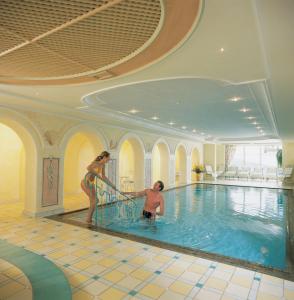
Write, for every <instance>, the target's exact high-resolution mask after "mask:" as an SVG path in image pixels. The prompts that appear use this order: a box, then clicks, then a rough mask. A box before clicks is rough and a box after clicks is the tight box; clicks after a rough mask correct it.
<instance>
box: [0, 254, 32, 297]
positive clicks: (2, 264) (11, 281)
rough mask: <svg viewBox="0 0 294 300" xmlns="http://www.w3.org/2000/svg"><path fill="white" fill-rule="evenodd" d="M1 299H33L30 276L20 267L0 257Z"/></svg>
mask: <svg viewBox="0 0 294 300" xmlns="http://www.w3.org/2000/svg"><path fill="white" fill-rule="evenodd" d="M0 299H7V300H18V299H19V300H31V299H33V295H32V286H31V284H30V282H29V280H28V278H27V277H26V276H25V274H23V272H22V271H21V270H20V269H18V268H17V267H15V266H14V265H12V264H10V263H9V262H7V261H4V260H3V259H0Z"/></svg>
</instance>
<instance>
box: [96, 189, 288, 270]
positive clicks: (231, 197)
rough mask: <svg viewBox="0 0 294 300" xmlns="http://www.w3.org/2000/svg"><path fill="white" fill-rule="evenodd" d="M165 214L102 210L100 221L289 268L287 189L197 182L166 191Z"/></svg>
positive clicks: (139, 206) (140, 204) (139, 203)
mask: <svg viewBox="0 0 294 300" xmlns="http://www.w3.org/2000/svg"><path fill="white" fill-rule="evenodd" d="M163 195H164V198H165V215H164V216H163V217H157V219H156V221H155V222H150V221H149V220H143V219H142V218H140V211H141V210H142V208H143V204H144V199H143V198H142V199H138V200H137V211H138V212H137V218H135V219H133V218H130V219H128V218H121V217H120V218H116V217H114V214H113V208H111V207H105V208H101V209H99V226H102V227H104V228H107V229H110V230H115V231H119V232H124V233H129V234H133V235H136V236H140V237H144V238H149V239H152V240H158V241H163V242H166V243H170V244H174V245H179V246H184V247H188V248H191V249H198V250H202V251H205V252H209V253H215V254H220V255H224V256H228V257H232V258H237V259H242V260H245V261H249V262H252V263H257V264H261V265H263V266H266V267H273V268H276V269H281V270H285V269H286V267H287V264H286V237H287V234H286V232H287V231H286V201H287V191H283V190H278V189H267V188H253V187H238V186H221V185H206V184H197V185H192V186H188V187H184V188H179V189H174V190H171V191H167V192H165V193H163Z"/></svg>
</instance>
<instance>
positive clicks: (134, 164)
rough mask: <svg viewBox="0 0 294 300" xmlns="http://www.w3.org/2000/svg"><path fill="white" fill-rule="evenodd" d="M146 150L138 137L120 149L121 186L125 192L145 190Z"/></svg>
mask: <svg viewBox="0 0 294 300" xmlns="http://www.w3.org/2000/svg"><path fill="white" fill-rule="evenodd" d="M144 165H145V164H144V148H143V146H142V144H141V143H140V141H139V140H138V139H137V138H136V137H130V138H128V139H125V140H124V141H123V142H122V143H121V145H120V147H119V172H118V174H119V186H120V189H121V190H123V191H133V190H136V191H138V190H142V189H144V173H145V172H144Z"/></svg>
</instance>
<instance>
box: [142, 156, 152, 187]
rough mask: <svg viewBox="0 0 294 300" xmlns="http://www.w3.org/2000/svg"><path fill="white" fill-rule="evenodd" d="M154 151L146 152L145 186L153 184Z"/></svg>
mask: <svg viewBox="0 0 294 300" xmlns="http://www.w3.org/2000/svg"><path fill="white" fill-rule="evenodd" d="M151 163H152V153H146V154H145V183H144V184H145V188H150V187H151V185H152V182H151V177H152V165H151Z"/></svg>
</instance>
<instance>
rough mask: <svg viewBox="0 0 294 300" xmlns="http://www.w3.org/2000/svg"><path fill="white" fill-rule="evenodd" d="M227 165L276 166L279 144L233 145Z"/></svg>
mask: <svg viewBox="0 0 294 300" xmlns="http://www.w3.org/2000/svg"><path fill="white" fill-rule="evenodd" d="M230 147H231V151H232V154H231V159H230V160H229V161H228V166H236V167H267V168H270V167H277V166H278V164H277V158H276V154H277V151H278V150H279V149H281V145H280V144H273V145H234V147H232V145H231V146H230Z"/></svg>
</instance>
